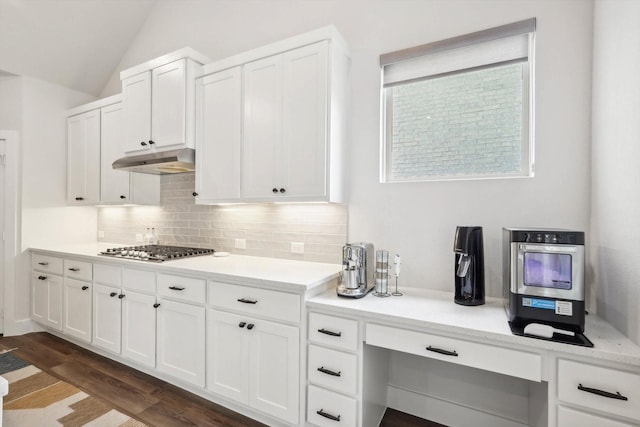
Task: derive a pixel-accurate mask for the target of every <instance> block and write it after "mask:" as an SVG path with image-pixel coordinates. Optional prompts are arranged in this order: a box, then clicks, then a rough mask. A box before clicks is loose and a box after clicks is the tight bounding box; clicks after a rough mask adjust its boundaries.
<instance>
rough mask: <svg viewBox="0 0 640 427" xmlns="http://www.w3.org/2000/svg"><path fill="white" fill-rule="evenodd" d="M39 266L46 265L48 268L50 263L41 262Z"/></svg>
mask: <svg viewBox="0 0 640 427" xmlns="http://www.w3.org/2000/svg"><path fill="white" fill-rule="evenodd" d="M38 265H44V266H47V265H49V263H48V262H39V263H38Z"/></svg>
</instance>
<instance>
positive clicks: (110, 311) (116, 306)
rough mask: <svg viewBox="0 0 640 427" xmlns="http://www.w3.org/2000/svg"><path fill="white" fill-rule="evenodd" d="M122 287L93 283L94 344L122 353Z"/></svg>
mask: <svg viewBox="0 0 640 427" xmlns="http://www.w3.org/2000/svg"><path fill="white" fill-rule="evenodd" d="M119 295H120V288H115V287H112V286H104V285H98V284H94V285H93V341H92V343H93V345H95V346H96V347H100V348H102V349H105V350H108V351H111V352H113V353H117V354H119V353H120V343H121V336H122V334H121V326H122V303H121V299H120V298H119Z"/></svg>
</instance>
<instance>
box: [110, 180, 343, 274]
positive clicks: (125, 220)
mask: <svg viewBox="0 0 640 427" xmlns="http://www.w3.org/2000/svg"><path fill="white" fill-rule="evenodd" d="M160 182H161V185H160V204H161V206H159V207H153V206H152V207H142V206H136V207H108V208H100V209H99V212H98V229H100V230H102V231H104V237H103V238H100V239H99V240H101V241H105V242H114V243H123V244H135V243H136V240H135V236H136V234H139V233H145V231H146V228H147V227H155V228H156V231H157V233H158V239H159V241H160V243H162V244H176V245H189V246H200V247H212V248H214V249H217V250H219V251H226V252H231V253H239V254H243V255H253V256H261V257H273V258H283V259H297V260H305V261H314V262H329V263H339V262H340V261H341V253H342V245H343V244H344V243H345V241H346V236H347V207H346V206H345V205H330V204H291V205H286V204H246V205H223V206H205V205H196V204H195V199H194V197H193V195H192V193H193V191H194V189H195V175H194V174H193V173H184V174H175V175H163V176H162V177H161V179H160ZM235 239H246V245H247V248H246V249H236V248H235V244H234V243H235ZM291 242H304V254H293V253H291V251H290V244H291Z"/></svg>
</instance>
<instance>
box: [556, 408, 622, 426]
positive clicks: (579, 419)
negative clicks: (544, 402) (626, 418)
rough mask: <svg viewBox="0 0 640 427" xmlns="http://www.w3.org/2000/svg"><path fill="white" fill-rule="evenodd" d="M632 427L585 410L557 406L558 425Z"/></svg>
mask: <svg viewBox="0 0 640 427" xmlns="http://www.w3.org/2000/svg"><path fill="white" fill-rule="evenodd" d="M576 426H580V427H633V425H632V424H627V423H622V422H620V421H614V420H612V419H609V418H603V417H600V416H597V415H593V414H589V413H587V412H582V411H576V410H575V409H571V408H566V407H564V406H558V427H576Z"/></svg>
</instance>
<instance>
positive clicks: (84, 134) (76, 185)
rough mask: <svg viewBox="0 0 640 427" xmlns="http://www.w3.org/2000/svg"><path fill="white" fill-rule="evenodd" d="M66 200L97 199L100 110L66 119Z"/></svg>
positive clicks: (87, 200)
mask: <svg viewBox="0 0 640 427" xmlns="http://www.w3.org/2000/svg"><path fill="white" fill-rule="evenodd" d="M67 201H68V202H69V203H70V204H90V203H97V202H99V201H100V110H99V109H98V110H93V111H88V112H86V113H82V114H78V115H76V116H73V117H69V118H68V119H67Z"/></svg>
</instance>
